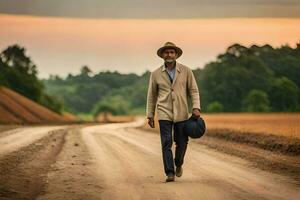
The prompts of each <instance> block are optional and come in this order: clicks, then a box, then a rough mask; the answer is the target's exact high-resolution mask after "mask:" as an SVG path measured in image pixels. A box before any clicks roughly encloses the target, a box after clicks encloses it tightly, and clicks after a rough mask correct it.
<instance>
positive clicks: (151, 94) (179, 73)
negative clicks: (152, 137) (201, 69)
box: [146, 42, 201, 182]
mask: <svg viewBox="0 0 300 200" xmlns="http://www.w3.org/2000/svg"><path fill="white" fill-rule="evenodd" d="M157 55H158V56H159V57H161V58H163V59H164V64H163V65H162V66H160V67H159V68H157V69H156V70H154V71H153V72H152V73H151V75H150V80H149V86H148V94H147V108H146V113H147V119H148V124H149V126H150V127H151V128H154V113H155V108H156V109H157V118H158V122H159V128H160V137H161V146H162V156H163V164H164V171H165V174H166V176H167V178H166V182H169V181H174V180H175V175H176V176H177V177H180V176H181V175H182V173H183V168H182V165H183V161H184V155H185V152H186V149H187V144H188V136H187V134H185V133H184V132H183V125H184V122H185V121H186V120H187V119H188V118H189V116H188V115H189V112H188V96H190V97H191V99H192V107H193V110H192V115H193V116H194V117H196V118H199V117H200V111H201V107H200V95H199V90H198V86H197V83H196V80H195V77H194V74H193V71H192V70H191V69H190V68H189V67H187V66H185V65H183V64H180V63H178V62H176V59H177V58H179V57H180V56H181V55H182V50H181V49H180V48H179V47H177V46H176V45H175V44H174V43H172V42H167V43H165V45H164V46H163V47H161V48H159V49H158V50H157ZM172 130H173V131H174V141H175V143H176V147H175V159H174V160H173V152H172V149H171V148H172V144H173V141H172ZM174 161H175V166H176V170H174Z"/></svg>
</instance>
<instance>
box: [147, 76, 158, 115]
mask: <svg viewBox="0 0 300 200" xmlns="http://www.w3.org/2000/svg"><path fill="white" fill-rule="evenodd" d="M157 92H158V89H157V83H156V82H155V79H154V76H153V72H152V73H151V74H150V80H149V86H148V93H147V108H146V115H147V117H154V112H155V107H156V102H157Z"/></svg>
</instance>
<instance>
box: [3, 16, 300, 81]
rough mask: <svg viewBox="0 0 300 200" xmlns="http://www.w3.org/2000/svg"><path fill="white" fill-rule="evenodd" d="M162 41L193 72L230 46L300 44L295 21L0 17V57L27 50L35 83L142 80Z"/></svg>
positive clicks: (157, 60) (158, 61) (153, 65)
mask: <svg viewBox="0 0 300 200" xmlns="http://www.w3.org/2000/svg"><path fill="white" fill-rule="evenodd" d="M166 41H172V42H174V43H175V44H176V45H178V46H180V47H181V48H182V49H183V55H182V56H181V57H180V58H179V59H178V62H180V63H183V64H186V65H187V66H189V67H190V68H192V69H195V68H198V67H200V68H202V67H203V66H204V65H205V64H206V63H208V62H210V61H213V60H215V58H216V56H217V55H218V54H220V53H223V52H224V51H225V50H226V48H227V47H228V46H229V45H231V44H233V43H240V44H242V45H246V46H249V45H252V44H257V45H264V44H266V43H268V44H271V45H272V46H274V47H279V46H281V45H284V44H289V45H290V46H293V47H294V46H295V45H296V43H297V42H300V18H298V17H276V18H272V17H251V18H249V17H225V18H222V17H218V18H214V17H210V18H178V19H165V18H153V19H151V18H147V19H146V18H80V17H74V18H73V17H71V16H55V17H53V16H38V15H36V16H31V15H24V14H12V13H9V14H7V13H6V14H4V13H2V14H0V48H1V51H2V50H4V49H5V48H6V47H7V46H9V45H12V44H19V45H21V46H24V47H25V48H26V49H27V55H29V56H30V57H31V58H32V60H33V61H34V63H35V64H36V65H37V66H38V71H39V77H41V78H47V77H48V76H49V75H50V74H59V75H61V76H66V75H67V74H68V73H73V74H74V73H79V69H80V67H81V66H83V65H88V66H89V67H90V68H91V69H92V70H93V71H94V72H95V73H98V72H99V71H105V70H110V71H114V70H117V71H119V72H121V73H131V72H133V73H137V74H142V73H144V72H145V71H146V70H150V71H152V70H154V69H155V68H157V67H159V66H160V65H161V64H162V60H161V59H160V58H159V57H158V56H157V55H156V50H157V49H158V48H159V47H160V46H161V45H163V44H164V43H165V42H166Z"/></svg>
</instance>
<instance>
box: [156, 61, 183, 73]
mask: <svg viewBox="0 0 300 200" xmlns="http://www.w3.org/2000/svg"><path fill="white" fill-rule="evenodd" d="M175 64H176V65H175V68H176V70H177V71H178V72H179V73H180V71H181V67H180V64H179V63H178V62H177V61H176V63H175ZM165 70H166V65H165V64H163V65H162V68H161V71H162V72H163V71H165Z"/></svg>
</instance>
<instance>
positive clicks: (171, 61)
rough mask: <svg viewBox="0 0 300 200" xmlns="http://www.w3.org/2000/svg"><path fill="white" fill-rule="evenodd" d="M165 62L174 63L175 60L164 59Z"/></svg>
mask: <svg viewBox="0 0 300 200" xmlns="http://www.w3.org/2000/svg"><path fill="white" fill-rule="evenodd" d="M165 62H166V63H168V64H170V63H174V62H175V59H171V58H168V59H165Z"/></svg>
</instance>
